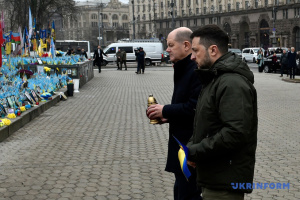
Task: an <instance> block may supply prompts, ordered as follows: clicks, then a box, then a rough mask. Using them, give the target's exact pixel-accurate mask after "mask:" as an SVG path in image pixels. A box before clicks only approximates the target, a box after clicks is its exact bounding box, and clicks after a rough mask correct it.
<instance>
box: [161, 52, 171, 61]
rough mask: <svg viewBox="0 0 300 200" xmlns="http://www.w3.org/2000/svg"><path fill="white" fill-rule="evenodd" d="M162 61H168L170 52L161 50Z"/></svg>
mask: <svg viewBox="0 0 300 200" xmlns="http://www.w3.org/2000/svg"><path fill="white" fill-rule="evenodd" d="M162 59H163V60H162V62H165V63H169V62H170V54H169V53H168V52H166V51H164V52H163V58H162Z"/></svg>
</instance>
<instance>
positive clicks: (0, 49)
mask: <svg viewBox="0 0 300 200" xmlns="http://www.w3.org/2000/svg"><path fill="white" fill-rule="evenodd" d="M3 43H4V40H3V34H2V20H1V23H0V67H2V52H1V51H2V44H3Z"/></svg>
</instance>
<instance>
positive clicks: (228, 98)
mask: <svg viewBox="0 0 300 200" xmlns="http://www.w3.org/2000/svg"><path fill="white" fill-rule="evenodd" d="M196 72H197V73H198V75H199V76H200V80H201V82H202V83H203V85H204V86H203V89H202V92H201V95H200V96H199V99H198V103H197V109H196V114H195V123H194V134H193V137H192V138H191V139H190V141H189V143H188V145H187V147H188V149H189V153H190V155H189V156H188V160H191V161H194V162H196V165H197V167H196V170H197V184H198V186H200V187H205V188H208V189H222V190H232V191H235V192H247V193H249V192H251V191H252V189H244V190H243V189H241V190H239V189H237V190H234V189H233V187H232V185H231V183H241V184H243V183H245V185H246V183H252V182H253V175H254V165H255V151H256V145H257V96H256V90H255V88H254V87H253V83H254V76H253V73H252V72H251V71H250V69H249V67H248V66H247V64H246V63H245V62H243V61H242V60H241V59H240V58H239V57H238V56H237V55H235V54H232V53H227V54H225V55H223V56H222V57H220V58H219V59H218V60H217V61H216V62H215V63H214V64H213V66H212V67H211V68H210V69H207V70H205V69H202V70H201V69H199V70H196Z"/></svg>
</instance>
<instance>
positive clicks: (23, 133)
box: [0, 67, 300, 200]
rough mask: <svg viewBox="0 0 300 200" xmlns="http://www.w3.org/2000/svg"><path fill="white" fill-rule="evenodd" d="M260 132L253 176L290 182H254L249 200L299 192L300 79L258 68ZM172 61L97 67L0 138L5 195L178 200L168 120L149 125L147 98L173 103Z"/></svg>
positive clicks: (0, 183) (0, 195)
mask: <svg viewBox="0 0 300 200" xmlns="http://www.w3.org/2000/svg"><path fill="white" fill-rule="evenodd" d="M254 71H255V80H256V82H255V86H256V88H257V91H258V106H259V132H258V148H257V163H256V169H255V180H254V182H255V183H257V182H260V183H265V182H266V183H277V182H280V183H286V182H289V183H290V189H289V190H288V189H281V190H277V189H269V188H267V189H265V190H263V189H255V190H254V192H253V193H252V194H250V195H247V196H246V198H245V199H246V200H268V199H291V200H295V199H299V198H300V189H299V188H300V182H299V181H300V178H299V171H300V167H299V162H300V153H299V150H300V147H299V143H300V136H299V135H300V134H299V130H300V123H299V119H300V117H299V113H300V106H299V104H300V93H299V91H300V84H295V83H287V82H284V81H281V79H280V78H279V75H278V74H265V73H257V70H256V69H255V70H254ZM172 75H173V71H172V68H171V67H164V68H151V69H149V68H146V73H145V74H144V75H136V74H135V73H134V69H132V68H129V70H128V71H117V70H115V69H111V68H109V69H103V71H102V73H101V74H98V73H97V71H96V70H95V77H94V79H93V80H91V81H90V82H88V83H87V84H86V85H84V86H83V87H82V88H80V93H75V94H74V97H70V98H69V99H68V100H67V101H62V102H60V103H58V104H57V105H56V106H54V107H52V108H50V109H49V110H47V111H46V112H44V113H43V114H41V115H40V116H39V117H38V118H36V119H34V120H33V121H32V122H30V123H29V124H28V125H26V126H25V127H23V128H22V129H20V130H19V131H17V132H16V133H15V134H13V135H12V136H11V137H9V138H8V139H6V140H5V141H4V142H2V143H0V200H2V199H22V200H23V199H30V200H33V199H34V200H36V199H47V200H48V199H61V200H64V199H72V200H76V199H80V200H81V199H113V200H117V199H149V200H150V199H151V200H153V199H157V200H159V199H173V194H172V190H173V189H172V187H173V182H174V177H173V175H172V174H170V173H167V172H165V171H164V167H165V162H166V154H167V139H168V125H155V126H154V125H150V124H149V121H148V119H147V118H146V116H145V110H146V105H147V97H148V95H149V94H153V95H154V96H155V97H156V99H157V100H158V102H159V103H161V104H166V103H169V102H170V99H171V95H172V90H173V83H172V80H173V76H172Z"/></svg>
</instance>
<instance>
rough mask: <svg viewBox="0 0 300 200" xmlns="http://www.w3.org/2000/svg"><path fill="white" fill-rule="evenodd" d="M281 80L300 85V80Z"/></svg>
mask: <svg viewBox="0 0 300 200" xmlns="http://www.w3.org/2000/svg"><path fill="white" fill-rule="evenodd" d="M281 80H283V81H285V82H289V83H300V79H290V78H282V79H281Z"/></svg>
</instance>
